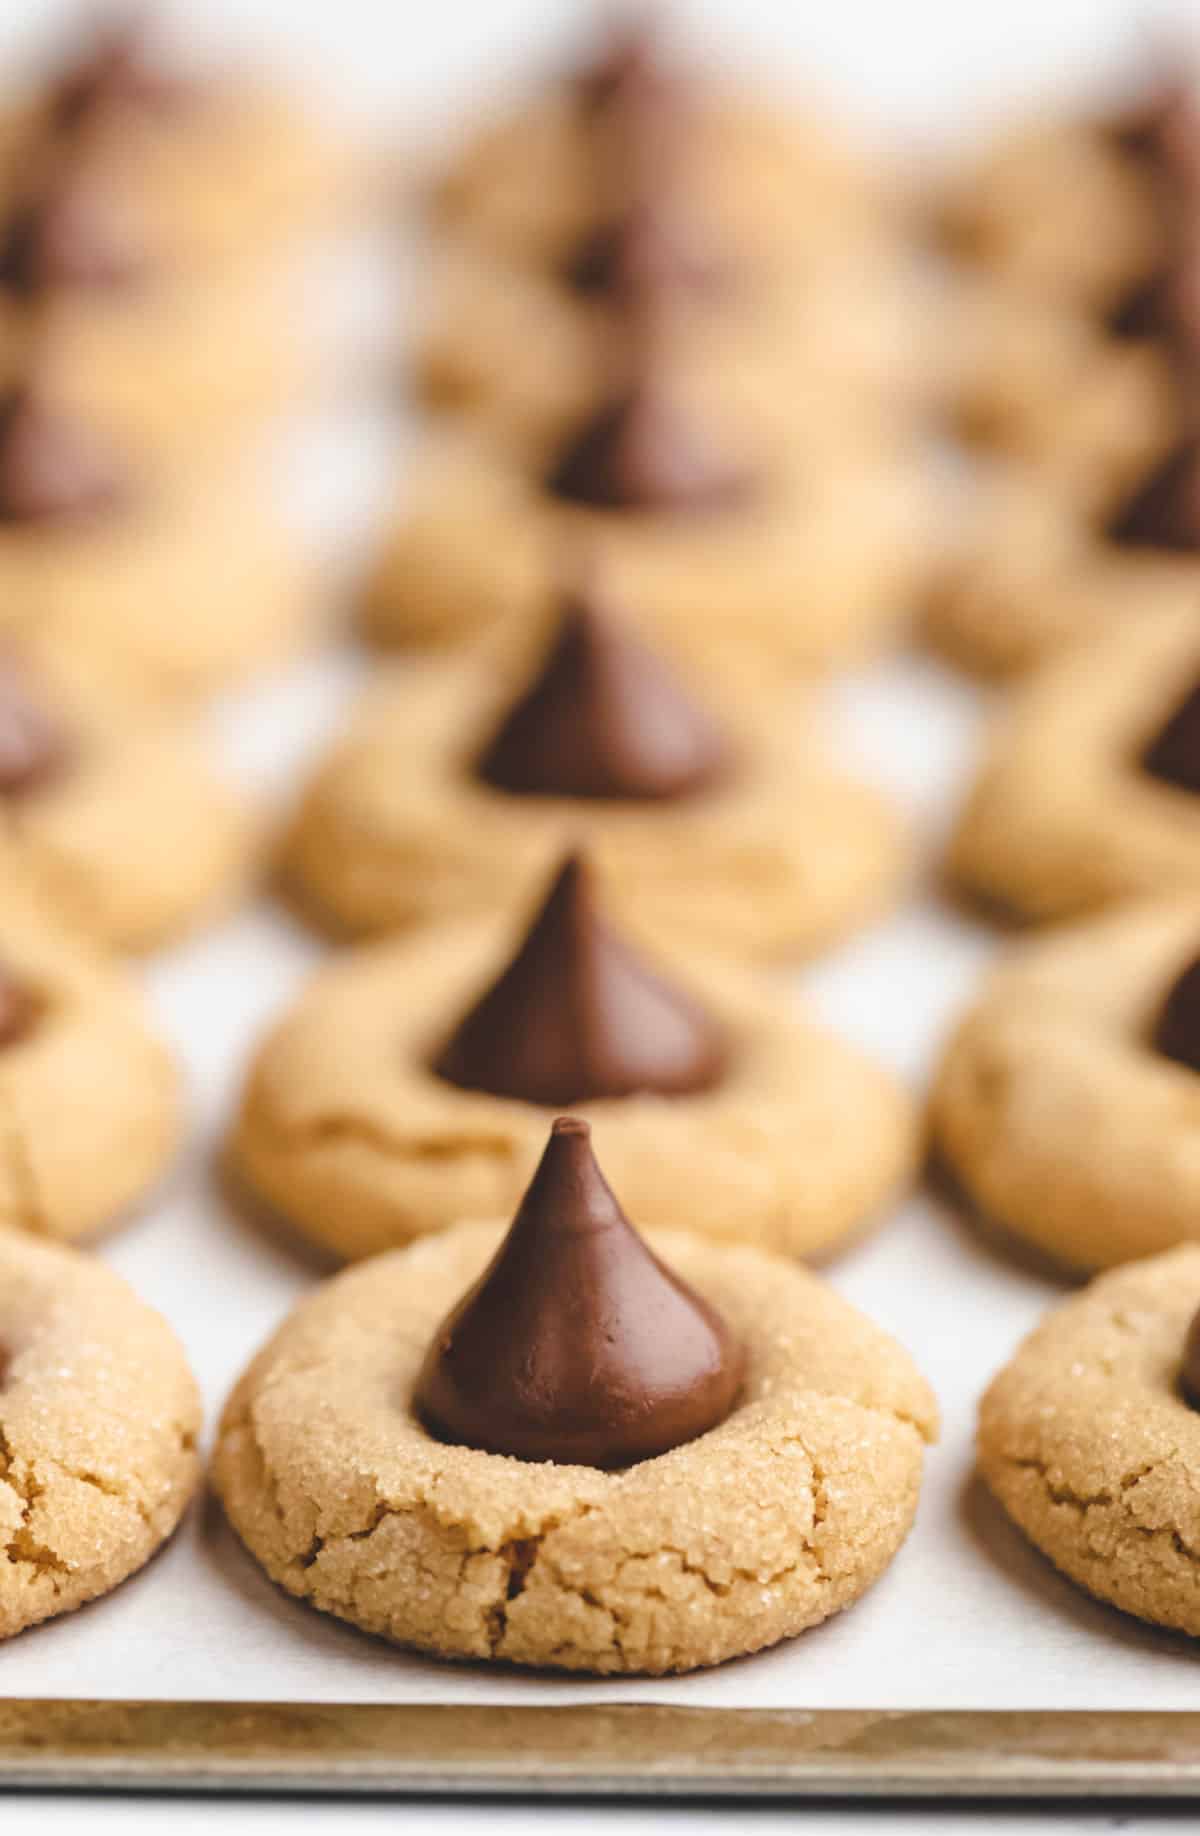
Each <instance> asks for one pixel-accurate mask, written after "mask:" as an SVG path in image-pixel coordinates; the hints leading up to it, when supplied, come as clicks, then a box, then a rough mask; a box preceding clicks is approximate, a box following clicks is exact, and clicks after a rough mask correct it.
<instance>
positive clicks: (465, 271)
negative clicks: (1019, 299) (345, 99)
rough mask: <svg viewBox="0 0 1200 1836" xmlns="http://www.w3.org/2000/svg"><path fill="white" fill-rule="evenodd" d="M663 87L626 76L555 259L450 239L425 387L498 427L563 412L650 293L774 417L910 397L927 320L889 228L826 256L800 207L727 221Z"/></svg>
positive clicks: (424, 360) (685, 359) (691, 120)
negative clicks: (874, 398)
mask: <svg viewBox="0 0 1200 1836" xmlns="http://www.w3.org/2000/svg"><path fill="white" fill-rule="evenodd" d="M662 88H663V85H661V84H653V83H649V82H648V81H641V80H639V81H634V82H632V86H631V85H630V84H629V83H625V84H621V83H619V84H618V85H617V96H616V98H615V99H614V101H613V103H612V104H611V106H610V107H609V108H608V109H607V110H606V115H605V118H606V121H607V123H608V129H609V141H610V144H609V146H608V149H607V156H606V158H605V159H604V161H603V162H602V165H601V167H600V168H599V169H598V170H597V173H596V179H595V184H596V192H597V209H598V210H599V211H600V213H601V215H600V220H599V221H598V222H597V223H596V224H594V225H589V226H588V227H586V228H585V229H584V230H583V232H582V234H581V235H580V236H579V237H578V238H577V239H576V240H575V241H574V242H572V243H570V244H568V246H566V247H565V248H564V249H563V251H562V252H561V254H560V256H559V257H558V258H557V259H556V260H554V261H552V262H550V263H549V264H548V265H547V264H546V263H545V262H542V263H538V262H534V261H529V260H525V261H522V260H520V259H516V260H514V259H511V258H510V259H504V258H502V257H501V256H500V255H499V254H498V252H497V250H496V249H495V248H493V247H491V246H489V245H488V244H486V243H484V244H482V245H481V244H480V242H479V240H478V239H476V238H472V237H470V236H464V235H461V234H460V235H458V236H456V237H453V238H451V241H450V247H449V249H448V250H446V249H443V251H442V253H441V260H440V263H439V270H438V276H437V283H436V286H435V289H434V297H433V300H432V303H431V306H430V309H429V312H428V319H429V329H428V331H427V332H426V334H425V338H424V341H423V344H422V346H421V349H420V351H419V353H418V360H417V368H418V375H419V378H420V381H421V383H422V385H423V387H424V390H425V393H426V395H427V396H428V397H429V398H430V399H431V400H432V401H433V402H434V403H435V404H438V405H442V406H449V407H453V408H456V409H460V410H461V409H463V408H466V409H469V410H471V411H474V412H480V413H483V414H485V415H486V416H487V417H488V418H489V419H490V420H493V421H495V422H496V423H498V424H499V425H500V426H501V427H505V426H507V425H509V424H510V423H513V422H516V423H517V424H518V425H526V424H528V423H529V422H530V421H531V420H532V421H533V422H534V423H535V424H538V423H544V422H546V421H547V419H548V420H549V421H550V423H551V424H553V423H554V421H555V420H557V421H558V422H560V423H561V421H562V420H563V416H564V411H567V412H571V413H575V414H582V413H583V412H584V411H585V410H586V408H587V406H588V405H589V403H593V402H594V401H595V400H596V398H597V395H598V393H599V390H600V388H601V387H602V385H603V381H604V378H605V377H606V376H607V375H609V374H610V373H611V368H612V355H613V343H614V339H617V338H619V335H620V329H621V325H622V321H623V319H624V317H625V316H626V315H627V314H629V313H631V312H636V311H645V310H646V309H647V307H648V306H649V305H651V304H653V305H654V306H655V307H657V308H658V309H659V310H660V311H661V310H664V309H669V310H670V311H671V314H672V317H673V337H674V342H675V347H676V352H677V361H678V362H679V363H680V365H681V367H682V369H683V370H684V372H685V373H686V374H688V375H699V376H704V375H705V374H710V373H714V372H715V373H717V374H720V375H721V376H722V377H724V378H728V377H730V376H731V375H737V377H738V378H739V383H740V386H741V388H742V389H743V390H745V391H746V392H747V393H748V394H750V395H751V396H752V397H753V398H755V399H756V400H757V404H758V406H757V412H759V413H760V414H772V413H773V414H774V416H775V417H776V418H778V415H779V407H780V403H781V401H784V402H786V401H788V400H789V398H791V399H793V402H794V400H795V399H799V398H802V399H803V400H804V403H805V414H806V418H807V419H808V420H809V421H810V422H811V420H812V419H813V417H814V415H815V413H816V412H817V403H818V402H819V401H822V400H824V401H825V402H826V407H825V408H824V410H823V412H824V413H826V414H828V415H829V416H830V417H836V415H837V413H838V410H839V408H842V409H844V408H845V406H846V405H847V404H848V401H850V400H852V401H853V402H854V404H855V407H856V408H857V407H858V406H859V404H860V400H861V396H862V394H863V393H864V392H865V391H871V390H873V391H875V392H876V394H877V395H878V396H879V397H880V402H879V410H880V412H883V410H884V409H885V408H891V409H893V410H894V409H895V408H896V407H898V406H899V404H900V402H901V401H907V400H909V399H910V398H911V396H912V395H913V394H914V392H915V388H916V381H915V377H914V372H915V371H917V370H918V369H919V368H920V366H919V365H917V364H915V363H914V353H915V352H916V351H917V349H918V347H919V343H920V337H921V328H922V315H921V313H920V311H919V310H918V307H917V302H916V299H915V298H914V295H913V290H912V288H911V287H910V286H909V285H908V284H907V282H908V267H907V262H906V261H905V259H904V256H903V253H902V250H901V246H900V244H899V241H898V239H897V237H896V236H895V235H894V234H892V233H890V232H885V231H884V229H883V227H882V226H880V227H879V228H878V229H877V231H876V233H874V234H872V235H869V236H867V235H864V236H862V237H852V236H846V237H839V238H838V239H837V240H836V241H835V242H834V243H833V244H832V246H831V247H830V248H828V249H825V248H820V249H819V250H815V249H814V248H813V247H812V246H811V239H806V238H805V236H804V234H803V229H804V227H805V226H806V224H807V219H806V216H805V213H804V212H803V211H800V212H797V213H796V218H797V219H798V221H799V226H800V227H799V229H797V228H793V227H792V226H789V227H788V228H787V229H786V230H785V228H784V226H783V225H782V224H781V225H779V226H777V229H776V232H775V233H774V234H772V235H770V236H766V237H764V236H759V235H756V234H755V233H754V230H753V227H752V226H748V225H747V224H745V223H741V222H738V221H736V220H728V219H722V217H721V216H720V213H719V212H718V213H714V209H713V205H712V200H711V198H710V196H709V195H708V193H707V190H706V185H705V172H704V157H703V144H702V135H701V134H700V133H699V132H698V129H699V126H700V124H699V123H698V121H697V119H696V115H697V111H696V110H695V109H694V108H687V107H685V106H683V104H682V99H681V98H680V97H679V96H678V95H676V93H675V88H674V87H673V86H671V85H666V87H665V99H663V100H661V101H656V100H655V98H656V97H658V95H659V91H660V89H662ZM626 90H629V93H628V94H626ZM673 96H674V102H672V100H671V98H672V97H673ZM664 116H665V117H666V119H665V120H664ZM850 385H853V388H854V391H855V394H854V396H853V397H848V396H847V389H848V387H849V386H850ZM793 413H794V406H793Z"/></svg>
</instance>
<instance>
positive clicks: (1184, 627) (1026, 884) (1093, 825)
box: [949, 579, 1200, 919]
mask: <svg viewBox="0 0 1200 1836" xmlns="http://www.w3.org/2000/svg"><path fill="white" fill-rule="evenodd" d="M1197 584H1198V587H1200V579H1198V583H1197ZM1197 605H1200V600H1197V602H1196V603H1195V604H1186V605H1182V606H1180V607H1178V608H1175V609H1170V610H1166V611H1151V610H1150V609H1149V608H1147V609H1145V610H1142V611H1140V612H1139V613H1138V616H1137V617H1136V618H1130V619H1127V620H1122V621H1121V623H1120V624H1113V625H1111V626H1110V627H1109V629H1108V630H1107V631H1105V632H1102V633H1100V634H1098V635H1097V636H1096V637H1094V638H1093V639H1092V640H1091V641H1090V642H1089V643H1088V644H1086V645H1081V646H1079V647H1077V648H1076V649H1074V650H1072V651H1071V652H1070V653H1069V654H1066V655H1064V656H1062V657H1061V658H1059V659H1058V660H1056V661H1055V662H1053V663H1050V664H1048V665H1047V666H1046V667H1045V668H1044V669H1043V670H1042V671H1040V672H1039V673H1038V674H1037V675H1036V676H1035V677H1034V678H1033V680H1032V681H1031V682H1029V683H1028V684H1026V686H1025V687H1024V688H1023V689H1022V691H1021V693H1020V694H1019V695H1018V696H1017V697H1016V698H1015V700H1014V702H1013V703H1012V705H1011V706H1010V708H1009V709H1008V710H1007V712H1006V714H1005V715H1003V716H1002V717H1001V720H1000V724H999V728H998V731H997V733H996V735H995V738H994V740H993V742H992V747H991V751H990V753H988V754H987V755H986V756H985V759H984V763H983V766H982V769H981V771H980V775H979V778H978V780H977V782H976V784H975V788H974V790H973V791H972V793H971V795H970V797H969V799H968V801H967V805H966V808H965V810H964V812H963V814H962V817H961V819H960V821H959V824H958V828H957V831H956V833H955V835H954V837H953V839H952V841H951V846H950V857H949V871H950V873H951V875H952V877H953V878H954V879H955V880H956V881H957V882H958V883H959V885H960V886H962V887H964V888H966V889H967V890H968V891H970V892H972V893H975V894H978V895H981V896H982V897H984V898H986V899H987V900H989V901H992V902H994V903H996V904H999V905H1001V906H1004V907H1006V908H1008V909H1009V910H1011V911H1014V912H1017V913H1020V914H1021V915H1022V916H1024V917H1028V918H1036V919H1046V918H1058V917H1063V916H1065V915H1068V914H1070V913H1072V912H1082V911H1086V910H1089V909H1091V908H1094V907H1096V906H1100V905H1105V904H1109V903H1111V902H1112V901H1113V900H1116V899H1121V898H1125V897H1128V896H1130V895H1132V894H1138V893H1153V892H1171V891H1174V890H1176V889H1180V890H1183V889H1188V888H1191V887H1194V886H1200V623H1198V621H1197Z"/></svg>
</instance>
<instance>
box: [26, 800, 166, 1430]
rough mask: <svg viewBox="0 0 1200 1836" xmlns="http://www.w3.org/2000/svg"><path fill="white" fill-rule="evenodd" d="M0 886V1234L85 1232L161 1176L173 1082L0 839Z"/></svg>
mask: <svg viewBox="0 0 1200 1836" xmlns="http://www.w3.org/2000/svg"><path fill="white" fill-rule="evenodd" d="M0 888H2V891H0V1239H2V1238H3V1235H4V1233H5V1232H7V1231H9V1230H17V1231H21V1232H26V1231H27V1232H29V1233H30V1234H31V1235H33V1236H37V1237H58V1238H65V1239H75V1238H80V1237H86V1236H88V1235H90V1234H91V1233H93V1232H95V1231H98V1230H101V1229H103V1228H105V1227H106V1226H109V1225H111V1224H113V1223H115V1222H116V1221H117V1220H118V1219H119V1218H120V1217H121V1215H122V1214H123V1213H124V1212H126V1211H127V1210H129V1209H130V1208H131V1207H133V1206H134V1205H136V1204H138V1203H139V1202H140V1201H142V1200H143V1199H144V1198H145V1196H146V1194H147V1192H148V1191H149V1190H150V1188H151V1187H152V1186H153V1185H154V1183H155V1182H156V1181H157V1180H158V1179H160V1178H161V1177H162V1175H163V1174H164V1173H165V1171H166V1169H167V1166H168V1165H169V1163H170V1160H171V1157H172V1155H173V1153H174V1151H175V1148H176V1145H177V1143H178V1140H179V1136H180V1132H181V1125H182V1115H181V1108H182V1105H181V1100H180V1088H179V1075H178V1071H177V1069H176V1066H175V1063H174V1059H173V1058H172V1055H171V1053H170V1052H169V1051H168V1049H167V1047H166V1046H165V1045H163V1044H162V1043H160V1041H159V1040H158V1039H156V1038H155V1037H154V1035H153V1034H152V1033H151V1031H150V1029H149V1023H148V1020H147V1017H146V1015H145V1013H144V1011H143V1007H142V1003H141V1001H140V1000H139V998H138V997H137V995H136V993H135V992H134V990H133V988H132V987H131V986H129V985H127V984H126V982H125V980H124V979H123V977H122V976H121V974H120V972H119V971H118V970H116V969H115V968H112V967H110V966H109V965H108V964H107V963H105V962H103V961H102V960H101V959H100V958H99V957H95V956H93V955H92V954H91V952H90V951H89V949H88V948H87V946H86V945H85V944H84V943H82V942H80V941H79V940H78V939H77V938H76V937H75V936H74V935H72V934H69V933H68V932H66V931H65V930H63V929H60V927H59V925H58V923H57V922H56V920H55V919H54V917H53V915H52V913H50V912H49V911H48V910H47V909H46V907H45V906H44V904H43V903H42V902H41V901H40V900H39V899H37V898H35V897H34V896H33V895H32V894H31V893H30V892H29V890H28V882H27V879H26V876H25V873H24V871H23V863H22V861H21V859H20V855H19V852H18V851H16V850H14V848H13V846H12V844H11V842H10V841H9V839H8V838H7V837H6V836H5V835H4V834H3V832H2V831H0ZM2 1338H3V1334H2V1333H0V1340H2ZM2 1419H3V1395H2V1394H0V1420H2Z"/></svg>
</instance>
